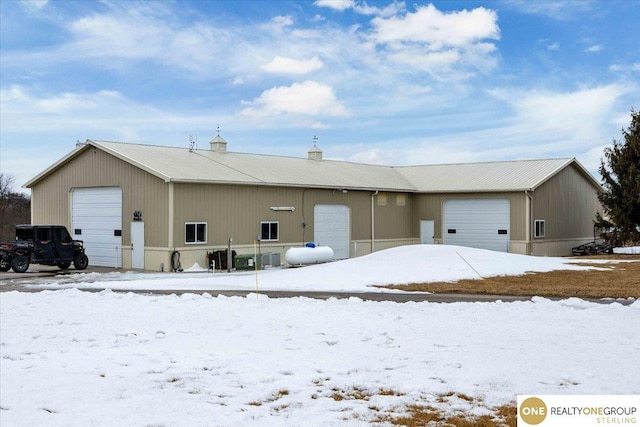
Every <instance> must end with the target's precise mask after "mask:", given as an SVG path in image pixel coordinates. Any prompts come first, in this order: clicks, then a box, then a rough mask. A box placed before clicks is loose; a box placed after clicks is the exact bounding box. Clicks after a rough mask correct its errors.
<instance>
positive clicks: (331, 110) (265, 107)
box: [242, 80, 347, 117]
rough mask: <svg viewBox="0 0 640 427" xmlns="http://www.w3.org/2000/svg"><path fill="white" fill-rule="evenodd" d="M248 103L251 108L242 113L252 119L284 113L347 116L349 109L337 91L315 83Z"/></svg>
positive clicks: (284, 89)
mask: <svg viewBox="0 0 640 427" xmlns="http://www.w3.org/2000/svg"><path fill="white" fill-rule="evenodd" d="M248 104H249V105H250V107H247V108H245V109H244V110H242V114H243V115H245V116H251V117H267V116H277V115H280V114H283V113H290V114H301V115H309V116H334V117H344V116H346V115H347V110H346V108H345V107H344V105H343V104H342V102H340V101H339V100H338V99H337V97H336V95H335V93H334V91H333V89H332V88H331V87H330V86H328V85H325V84H322V83H318V82H315V81H312V80H307V81H305V82H302V83H294V84H292V85H291V86H279V87H274V88H272V89H269V90H266V91H264V92H263V93H262V94H261V95H260V96H259V97H258V98H256V99H255V100H253V101H251V102H248Z"/></svg>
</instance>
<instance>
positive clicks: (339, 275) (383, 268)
mask: <svg viewBox="0 0 640 427" xmlns="http://www.w3.org/2000/svg"><path fill="white" fill-rule="evenodd" d="M583 262H584V260H582V259H579V258H573V259H572V258H553V257H531V256H525V255H515V254H509V253H502V252H494V251H487V250H483V249H474V248H467V247H461V246H448V245H411V246H400V247H396V248H393V249H388V250H384V251H380V252H375V253H373V254H370V255H366V256H362V257H358V258H351V259H346V260H342V261H338V262H332V263H327V264H318V265H310V266H306V267H302V268H284V269H281V268H276V269H265V270H260V271H259V272H258V274H257V275H256V273H255V272H254V271H244V272H233V273H231V274H227V273H226V272H225V273H219V272H218V273H207V272H206V269H203V268H200V267H199V266H190V267H189V268H188V269H187V271H185V272H183V273H171V274H169V273H157V274H150V273H136V272H126V273H119V272H116V273H108V274H99V273H87V274H74V275H60V276H58V277H57V278H55V279H54V280H49V281H47V282H46V284H43V283H40V282H39V283H38V285H37V287H39V288H43V287H49V288H60V287H83V288H99V289H103V288H105V287H106V288H109V289H120V290H123V289H124V290H127V289H150V290H159V289H177V290H182V289H188V290H213V289H216V290H217V289H229V290H249V291H251V290H254V291H255V290H256V281H257V284H258V290H285V291H333V292H371V291H375V292H398V291H394V290H389V289H380V288H376V287H375V285H386V284H406V283H422V282H436V281H456V280H460V279H479V278H480V277H489V276H503V275H517V274H525V273H527V272H545V271H552V270H585V269H589V268H590V267H584V266H581V265H578V264H579V263H583ZM589 262H590V263H593V264H597V263H603V264H606V263H607V262H608V261H594V260H589ZM613 262H616V261H613ZM185 267H187V266H185ZM188 270H191V271H193V272H189V271H188Z"/></svg>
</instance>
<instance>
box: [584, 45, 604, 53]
mask: <svg viewBox="0 0 640 427" xmlns="http://www.w3.org/2000/svg"><path fill="white" fill-rule="evenodd" d="M602 49H604V47H603V46H602V45H601V44H594V45H591V46H589V47H588V48H586V49H585V50H584V51H585V52H589V53H592V52H600V51H601V50H602Z"/></svg>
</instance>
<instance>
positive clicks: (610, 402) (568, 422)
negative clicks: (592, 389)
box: [517, 395, 640, 427]
mask: <svg viewBox="0 0 640 427" xmlns="http://www.w3.org/2000/svg"><path fill="white" fill-rule="evenodd" d="M517 408H518V426H519V427H527V426H540V427H589V426H593V427H603V426H616V427H636V426H637V427H640V395H537V396H535V395H534V396H530V395H529V396H527V395H519V396H518V403H517Z"/></svg>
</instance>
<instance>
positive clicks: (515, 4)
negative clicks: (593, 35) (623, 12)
mask: <svg viewBox="0 0 640 427" xmlns="http://www.w3.org/2000/svg"><path fill="white" fill-rule="evenodd" d="M502 4H503V5H504V6H505V7H508V8H510V9H514V10H517V11H518V12H520V13H525V14H528V15H541V16H546V17H548V18H552V19H555V20H558V21H564V20H574V19H581V17H582V16H583V15H584V14H587V13H592V12H593V8H594V5H596V4H597V2H591V1H571V2H567V1H530V0H505V1H503V2H502Z"/></svg>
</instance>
